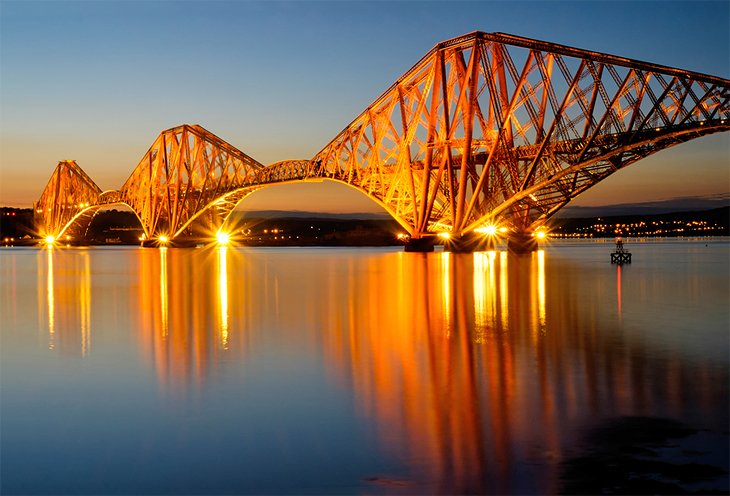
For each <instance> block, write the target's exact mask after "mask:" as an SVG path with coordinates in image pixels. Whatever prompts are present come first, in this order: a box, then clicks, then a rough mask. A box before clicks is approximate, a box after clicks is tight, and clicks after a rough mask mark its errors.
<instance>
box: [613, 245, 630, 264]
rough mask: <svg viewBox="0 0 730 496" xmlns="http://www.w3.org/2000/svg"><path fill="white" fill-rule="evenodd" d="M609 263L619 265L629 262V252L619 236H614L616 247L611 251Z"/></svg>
mask: <svg viewBox="0 0 730 496" xmlns="http://www.w3.org/2000/svg"><path fill="white" fill-rule="evenodd" d="M611 263H612V264H614V263H615V264H619V265H623V264H626V263H631V252H629V250H627V249H626V248H624V242H623V241H621V238H616V249H615V250H614V251H613V253H611Z"/></svg>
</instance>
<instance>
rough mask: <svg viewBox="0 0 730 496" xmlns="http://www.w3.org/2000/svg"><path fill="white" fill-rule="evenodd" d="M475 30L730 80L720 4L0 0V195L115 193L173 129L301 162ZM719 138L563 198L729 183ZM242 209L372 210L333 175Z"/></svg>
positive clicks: (633, 197) (728, 19)
mask: <svg viewBox="0 0 730 496" xmlns="http://www.w3.org/2000/svg"><path fill="white" fill-rule="evenodd" d="M475 30H480V31H501V32H507V33H512V34H516V35H520V36H525V37H530V38H536V39H542V40H547V41H553V42H556V43H562V44H567V45H571V46H576V47H579V48H586V49H591V50H596V51H602V52H607V53H611V54H616V55H621V56H625V57H630V58H635V59H640V60H647V61H650V62H655V63H659V64H664V65H669V66H674V67H680V68H684V69H689V70H693V71H698V72H702V73H707V74H712V75H715V76H720V77H723V78H728V77H730V2H728V1H727V0H724V1H717V2H701V1H676V2H667V1H645V2H633V1H609V2H599V1H596V2H590V1H579V2H557V1H541V2H518V1H509V2H496V1H484V2H457V1H441V2H420V1H406V2H388V1H374V2H356V1H324V2H313V1H297V2H263V1H192V2H176V1H154V2H152V1H119V2H116V1H103V0H98V1H78V2H67V1H52V2H45V1H8V0H0V205H8V206H21V207H27V206H30V205H31V204H32V202H33V201H34V200H36V199H37V198H38V197H39V196H40V194H41V191H42V190H43V188H44V187H45V184H46V182H47V181H48V178H49V177H50V175H51V173H52V172H53V169H54V167H55V165H56V163H57V162H58V161H59V160H62V159H75V160H77V162H78V163H79V165H80V166H81V167H82V168H83V169H84V170H85V171H86V172H87V173H88V174H89V175H90V176H91V177H92V178H93V179H94V180H95V181H96V182H97V184H99V186H100V187H101V188H102V189H116V188H118V187H120V186H121V185H122V183H123V182H124V181H125V179H126V178H127V177H128V176H129V174H130V173H131V172H132V169H133V168H134V167H135V166H136V164H137V163H138V162H139V160H140V159H141V157H142V155H144V153H145V152H146V151H147V149H148V148H149V146H150V144H151V143H152V142H153V141H154V139H155V137H156V136H157V135H158V134H159V132H160V131H162V130H164V129H167V128H170V127H173V126H176V125H178V124H182V123H190V124H200V125H202V126H203V127H205V128H207V129H209V130H210V131H212V132H213V133H215V134H217V135H218V136H220V137H221V138H223V139H224V140H226V141H228V142H230V143H231V144H233V145H234V146H236V147H238V148H239V149H241V150H243V151H244V152H246V153H247V154H249V155H251V156H252V157H254V158H256V159H257V160H258V161H260V162H262V163H264V164H268V163H272V162H275V161H278V160H284V159H295V158H305V159H308V158H311V157H312V156H313V155H314V154H315V153H316V152H318V151H319V150H320V149H321V148H322V147H324V145H326V144H327V143H328V142H329V141H330V140H331V139H332V138H333V137H334V136H335V135H336V134H337V133H339V132H340V131H341V130H342V129H343V128H344V127H345V126H346V125H347V124H348V123H349V122H350V121H351V120H352V119H353V118H354V117H356V116H357V115H358V114H359V113H360V112H361V111H362V110H363V109H364V108H365V107H367V106H368V105H369V104H370V103H371V102H372V101H373V100H374V99H375V98H376V97H377V96H379V95H380V94H381V93H382V92H383V91H384V90H385V89H386V88H388V87H389V86H390V85H391V84H392V83H393V82H394V81H395V80H396V79H397V78H398V77H399V76H400V75H401V74H403V73H404V72H405V71H406V70H408V69H409V68H410V67H411V66H412V65H413V64H414V63H415V62H416V61H418V59H419V58H420V57H421V56H422V55H424V54H425V53H426V52H427V51H428V50H430V49H431V48H432V47H433V46H434V45H435V44H436V43H438V42H439V41H442V40H444V39H448V38H451V37H454V36H458V35H461V34H464V33H467V32H471V31H475ZM729 134H730V133H721V134H719V135H712V136H708V137H704V138H701V139H697V140H694V141H691V142H689V143H687V144H684V145H680V146H678V147H675V148H672V149H669V150H665V151H662V152H660V153H658V154H656V155H654V156H651V157H649V158H647V159H644V160H642V161H640V162H638V163H637V164H634V165H632V166H630V167H628V168H627V169H625V170H622V171H620V172H618V173H616V174H615V175H613V176H612V177H610V178H608V179H607V180H605V181H603V182H602V183H599V184H598V185H597V186H595V187H594V188H592V189H591V190H589V191H587V192H586V193H584V194H583V195H581V196H580V197H579V198H578V199H576V200H575V201H574V202H573V204H575V205H607V204H618V203H629V202H631V203H633V202H643V201H651V200H658V199H666V198H672V197H678V196H694V195H705V194H718V193H728V192H729V191H730V138H729V136H728V135H729ZM243 206H244V207H245V208H250V209H296V210H312V211H345V212H355V211H378V210H379V207H377V206H375V204H374V203H373V202H371V201H370V200H368V199H367V198H366V197H365V196H364V195H361V194H360V193H358V192H356V191H353V190H351V189H349V188H347V187H345V186H343V185H338V184H334V183H329V182H325V183H322V184H301V185H292V186H279V187H271V188H266V189H264V190H263V191H261V192H257V193H255V194H254V195H252V196H251V197H250V198H249V199H247V200H245V201H244V202H243Z"/></svg>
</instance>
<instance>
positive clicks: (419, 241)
mask: <svg viewBox="0 0 730 496" xmlns="http://www.w3.org/2000/svg"><path fill="white" fill-rule="evenodd" d="M433 245H434V239H433V238H411V239H409V240H408V242H407V243H406V246H405V251H407V252H422V253H423V252H431V251H433Z"/></svg>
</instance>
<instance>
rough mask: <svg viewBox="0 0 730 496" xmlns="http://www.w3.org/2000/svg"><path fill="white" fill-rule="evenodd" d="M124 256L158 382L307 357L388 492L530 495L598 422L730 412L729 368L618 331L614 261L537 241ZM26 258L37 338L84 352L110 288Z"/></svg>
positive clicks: (44, 260)
mask: <svg viewBox="0 0 730 496" xmlns="http://www.w3.org/2000/svg"><path fill="white" fill-rule="evenodd" d="M128 253H129V254H130V257H131V259H132V260H133V263H132V264H131V265H130V267H131V269H130V271H131V272H130V276H131V281H132V284H130V286H129V291H130V292H131V293H130V294H129V295H128V296H129V297H130V303H131V304H132V305H136V306H137V307H138V310H137V314H136V317H135V318H136V320H134V321H132V322H130V330H129V331H130V332H131V333H132V334H133V335H134V336H136V337H135V338H134V339H136V341H137V346H138V353H139V354H140V355H141V356H142V357H143V359H144V361H145V362H146V363H148V364H149V366H150V370H154V371H155V372H154V373H155V374H156V377H157V380H158V382H159V385H160V387H161V389H162V390H163V391H164V392H167V393H169V394H173V395H174V394H178V393H180V392H185V391H188V392H190V391H192V392H194V391H202V390H203V389H205V387H206V384H208V383H209V382H211V381H218V380H220V378H221V377H223V376H225V374H226V373H232V372H230V368H229V367H233V366H236V364H237V366H240V364H245V363H246V362H247V361H250V360H252V359H254V358H256V357H257V356H259V355H262V354H268V355H269V356H270V357H271V359H272V360H281V362H277V363H280V364H281V365H280V366H281V367H284V368H286V367H288V366H289V365H288V363H287V361H286V360H287V358H292V357H296V356H297V355H305V356H318V357H319V358H320V359H321V360H322V363H323V367H324V369H325V370H326V373H327V376H328V377H329V379H330V380H331V381H332V382H333V383H334V384H335V385H336V387H337V388H339V389H342V390H346V391H351V392H352V396H353V398H354V402H355V405H354V406H355V410H356V412H357V414H358V415H359V416H360V417H361V418H362V419H365V420H366V421H367V422H369V423H372V424H373V425H374V429H375V432H376V433H377V440H378V441H377V442H378V444H379V446H380V450H381V452H382V453H383V456H384V457H388V458H389V459H394V460H398V461H399V462H401V463H402V464H403V465H404V466H406V467H407V473H398V474H393V478H394V479H396V481H395V483H397V484H401V483H402V484H404V485H403V486H399V485H392V486H388V490H389V491H390V490H394V491H399V490H400V489H399V488H402V489H403V490H404V491H406V492H411V491H426V492H450V493H462V492H495V493H508V492H512V491H514V490H515V488H520V489H521V490H523V491H528V492H529V491H538V492H542V491H545V487H547V486H546V485H545V484H552V485H553V486H554V485H555V484H557V474H558V464H559V462H560V461H561V460H562V459H563V457H564V456H566V450H568V449H569V448H570V447H572V446H575V444H576V443H577V441H578V439H577V437H578V436H579V435H580V433H581V431H582V430H583V429H584V428H585V427H586V426H590V425H593V423H594V422H595V421H596V419H597V418H601V417H606V416H611V415H625V414H636V415H642V414H644V415H653V414H656V413H657V412H662V414H664V415H667V416H670V417H676V418H687V417H691V416H692V415H693V413H692V412H704V413H703V415H706V414H707V412H719V413H718V415H719V416H722V415H725V414H726V413H727V408H726V405H725V406H723V402H724V401H725V400H726V397H725V396H723V395H722V394H719V393H718V390H716V389H715V387H714V386H713V384H722V383H723V381H724V380H725V379H726V375H725V374H726V372H727V369H726V368H724V366H719V365H718V364H716V363H713V361H712V360H701V361H696V362H695V361H687V360H686V359H685V358H684V357H683V356H682V355H681V352H680V351H677V350H673V349H672V348H671V347H670V348H661V347H660V346H656V347H655V346H654V345H652V344H649V343H648V342H647V341H645V340H643V339H640V338H639V337H636V336H631V335H629V334H628V333H626V332H625V330H624V329H623V328H622V321H623V320H625V315H624V317H622V316H621V315H619V314H620V313H621V304H622V302H621V291H623V306H624V309H623V312H624V313H625V312H626V307H627V305H628V304H629V302H630V301H631V300H630V298H631V295H630V292H631V291H634V290H636V288H633V289H632V287H630V286H627V282H626V281H625V280H624V287H623V288H621V282H620V281H617V279H616V274H615V273H614V271H613V268H612V271H611V272H610V273H607V272H606V273H604V272H605V271H604V272H601V273H596V274H586V273H585V271H577V270H573V269H571V268H570V266H569V264H568V265H566V262H565V261H564V260H562V261H561V260H560V259H556V260H554V259H552V258H551V256H550V253H549V252H548V253H547V254H546V253H545V252H544V251H538V252H536V253H532V254H531V255H530V256H523V257H517V256H512V255H508V254H507V253H505V252H480V253H474V254H453V253H433V254H405V253H383V252H381V253H375V254H373V253H370V254H361V253H360V252H357V251H337V252H332V251H329V250H319V251H318V250H310V251H304V252H303V254H302V255H301V256H296V257H293V256H291V253H286V250H268V251H267V250H258V251H242V250H238V249H235V248H220V249H210V250H166V249H161V250H159V251H158V250H142V249H140V250H128ZM92 255H93V253H92ZM38 256H39V258H38V263H39V264H40V265H42V266H43V267H44V269H45V274H43V272H44V271H42V270H39V284H38V291H39V301H42V302H44V303H45V304H44V305H39V312H40V313H39V317H40V318H42V319H44V320H45V326H46V327H47V329H48V341H49V346H50V347H51V348H55V349H56V350H54V352H57V351H60V352H61V353H73V354H80V355H81V356H86V355H88V354H89V353H92V354H93V348H92V347H91V344H92V343H93V339H92V338H93V330H92V323H93V322H95V320H94V319H96V318H101V316H100V315H94V314H93V312H92V310H91V309H94V308H98V307H97V306H95V304H94V301H93V300H94V299H96V298H104V297H105V296H104V295H101V294H99V293H97V292H96V291H92V290H91V284H92V280H91V277H90V273H91V271H92V270H93V267H92V266H91V262H90V255H89V252H87V251H86V250H47V251H44V252H40V253H39V255H38ZM115 256H118V255H115ZM92 258H93V257H92ZM604 269H605V267H604V268H602V269H600V270H601V271H603V270H604ZM596 270H598V269H596ZM558 273H560V277H558ZM624 277H625V276H624ZM41 279H42V281H41ZM608 288H610V289H608ZM107 297H108V296H107ZM649 348H652V349H649ZM653 348H655V349H653ZM272 350H274V351H272ZM292 359H293V358H292ZM277 363H273V364H271V365H270V366H271V367H276V366H277ZM231 364H234V365H231ZM227 370H228V372H227ZM277 394H279V393H277ZM723 412H724V413H723ZM530 481H533V482H530ZM390 483H391V484H393V483H394V482H393V481H390ZM530 484H539V486H537V485H536V486H535V487H531V486H530Z"/></svg>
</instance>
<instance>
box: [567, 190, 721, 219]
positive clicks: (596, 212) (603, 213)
mask: <svg viewBox="0 0 730 496" xmlns="http://www.w3.org/2000/svg"><path fill="white" fill-rule="evenodd" d="M727 206H730V193H725V194H721V195H708V196H694V197H682V198H670V199H667V200H660V201H655V202H646V203H622V204H619V205H604V206H597V207H575V206H571V205H568V206H566V207H565V208H563V209H562V210H560V211H559V212H558V213H557V215H556V217H557V218H559V219H576V218H589V217H615V216H624V215H659V214H669V213H674V212H695V211H699V210H712V209H715V208H722V207H727Z"/></svg>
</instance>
